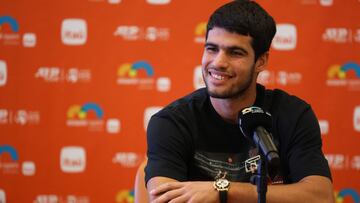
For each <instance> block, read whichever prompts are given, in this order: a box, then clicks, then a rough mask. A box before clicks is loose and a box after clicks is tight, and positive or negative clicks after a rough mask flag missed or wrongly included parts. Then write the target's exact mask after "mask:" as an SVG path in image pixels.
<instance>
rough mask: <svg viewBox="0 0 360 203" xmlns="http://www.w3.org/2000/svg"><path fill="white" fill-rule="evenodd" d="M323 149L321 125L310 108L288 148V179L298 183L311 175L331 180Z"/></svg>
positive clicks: (306, 110)
mask: <svg viewBox="0 0 360 203" xmlns="http://www.w3.org/2000/svg"><path fill="white" fill-rule="evenodd" d="M321 148H322V140H321V135H320V128H319V124H318V121H317V118H316V116H315V114H314V112H313V111H312V109H311V107H310V106H308V108H306V109H305V111H304V112H303V113H302V114H301V115H300V117H299V119H298V121H297V123H296V126H295V129H294V132H293V133H292V136H291V141H290V143H289V146H288V153H287V161H288V163H289V165H288V167H289V177H288V179H290V181H291V182H298V181H300V180H301V179H302V178H304V177H306V176H310V175H320V176H325V177H329V178H330V179H331V173H330V169H329V166H328V162H327V160H326V159H325V157H324V154H323V152H322V149H321Z"/></svg>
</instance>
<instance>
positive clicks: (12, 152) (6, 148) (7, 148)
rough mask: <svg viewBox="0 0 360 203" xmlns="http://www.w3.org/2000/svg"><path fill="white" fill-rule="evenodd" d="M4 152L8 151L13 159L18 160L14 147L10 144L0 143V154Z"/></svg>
mask: <svg viewBox="0 0 360 203" xmlns="http://www.w3.org/2000/svg"><path fill="white" fill-rule="evenodd" d="M4 153H8V154H9V155H10V157H11V159H12V160H13V161H18V160H19V156H18V153H17V152H16V150H15V148H14V147H12V146H10V145H0V156H1V155H2V154H4Z"/></svg>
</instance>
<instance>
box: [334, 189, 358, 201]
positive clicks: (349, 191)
mask: <svg viewBox="0 0 360 203" xmlns="http://www.w3.org/2000/svg"><path fill="white" fill-rule="evenodd" d="M345 197H351V199H352V200H353V201H354V203H360V196H359V194H358V193H357V192H356V191H355V190H354V189H351V188H345V189H343V190H341V191H340V192H339V193H338V194H337V197H336V203H343V202H344V198H345Z"/></svg>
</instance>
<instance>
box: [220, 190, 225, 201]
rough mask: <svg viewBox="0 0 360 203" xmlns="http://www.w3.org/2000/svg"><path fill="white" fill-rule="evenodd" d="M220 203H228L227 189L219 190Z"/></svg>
mask: <svg viewBox="0 0 360 203" xmlns="http://www.w3.org/2000/svg"><path fill="white" fill-rule="evenodd" d="M219 196H220V203H227V190H222V191H219Z"/></svg>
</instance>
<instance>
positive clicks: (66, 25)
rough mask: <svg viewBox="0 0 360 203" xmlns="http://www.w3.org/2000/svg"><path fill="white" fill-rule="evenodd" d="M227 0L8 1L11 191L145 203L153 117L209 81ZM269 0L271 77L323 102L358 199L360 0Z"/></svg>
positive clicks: (1, 104)
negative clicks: (208, 40) (141, 172)
mask: <svg viewBox="0 0 360 203" xmlns="http://www.w3.org/2000/svg"><path fill="white" fill-rule="evenodd" d="M225 2H227V1H225V0H212V1H208V0H196V1H190V0H181V1H180V0H77V1H73V0H51V1H45V0H34V1H24V0H23V1H21V0H1V1H0V202H1V203H5V202H8V203H9V202H10V203H13V202H15V203H26V202H30V203H32V202H36V203H89V202H115V203H131V202H133V195H134V194H133V186H134V177H135V172H136V169H137V167H138V166H139V164H140V163H141V162H142V161H143V160H144V158H145V153H146V126H147V122H148V120H149V118H150V116H151V115H152V114H153V113H155V112H157V111H158V110H159V109H161V108H162V107H163V106H165V105H167V104H168V103H169V102H171V101H173V100H174V99H176V98H178V97H180V96H183V95H185V94H188V93H189V92H191V91H193V90H195V89H198V88H200V87H203V86H204V84H203V81H202V79H201V70H200V65H201V56H202V51H203V47H204V37H205V27H206V21H207V19H208V17H209V15H210V13H211V12H212V11H213V10H214V9H215V8H217V7H218V6H219V5H222V4H223V3H225ZM258 2H259V3H260V4H261V5H263V6H264V7H265V8H266V9H267V10H268V11H269V12H270V13H271V14H272V15H273V16H274V18H275V19H276V21H277V34H276V36H275V38H274V41H273V44H272V47H271V51H270V63H269V67H268V69H267V70H266V71H264V72H263V73H262V74H261V75H260V76H259V82H260V83H262V84H264V85H266V86H267V87H268V88H281V89H284V90H286V91H288V92H290V93H292V94H296V95H298V96H299V97H301V98H303V99H305V100H306V101H307V102H309V103H310V104H311V105H312V107H313V109H314V110H315V112H316V115H317V117H318V118H319V124H320V127H321V132H322V139H323V150H324V152H325V154H326V158H327V160H328V162H329V164H330V167H331V171H332V174H333V181H334V189H335V194H334V195H335V196H336V199H337V203H342V202H356V203H359V202H360V197H359V194H360V150H359V143H360V97H359V95H360V94H359V93H360V66H359V64H360V57H359V53H360V24H359V19H360V1H359V0H341V1H340V0H291V1H288V0H272V1H267V0H259V1H258ZM239 136H241V135H239ZM311 164H315V165H316V164H317V163H311Z"/></svg>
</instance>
